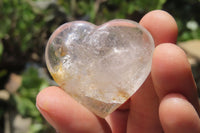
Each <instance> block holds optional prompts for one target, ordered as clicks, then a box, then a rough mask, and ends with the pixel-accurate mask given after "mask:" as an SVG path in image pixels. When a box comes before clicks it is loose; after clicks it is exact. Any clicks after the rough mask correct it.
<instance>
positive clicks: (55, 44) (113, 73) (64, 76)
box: [46, 19, 154, 117]
mask: <svg viewBox="0 0 200 133" xmlns="http://www.w3.org/2000/svg"><path fill="white" fill-rule="evenodd" d="M153 50H154V43H153V39H152V37H151V35H150V34H149V33H148V31H146V30H145V29H144V28H143V27H141V26H140V25H139V24H137V23H135V22H133V21H129V20H121V19H120V20H113V21H110V22H108V23H105V24H104V25H101V26H98V27H97V26H95V25H93V24H91V23H88V22H83V21H75V22H71V23H66V24H64V25H62V26H61V27H59V28H58V29H57V30H56V31H55V32H54V33H53V35H52V36H51V38H50V40H49V42H48V45H47V48H46V62H47V66H48V69H49V71H50V73H51V74H52V76H53V78H54V80H55V81H56V82H57V83H58V84H59V85H60V86H61V87H62V88H64V89H65V91H66V92H67V93H68V94H70V95H71V96H72V97H74V98H75V99H76V100H77V101H78V102H80V103H81V104H83V105H84V106H86V107H87V108H88V109H89V110H91V111H92V112H94V113H95V114H97V115H98V116H100V117H105V116H106V115H108V114H109V113H111V112H112V111H114V110H115V109H116V108H117V107H119V106H120V105H121V104H123V103H124V102H125V101H126V100H127V99H128V98H129V97H130V96H131V95H133V94H134V93H135V91H136V90H137V89H138V88H139V87H140V86H141V85H142V83H143V82H144V81H145V79H146V77H147V76H148V74H149V73H150V69H151V60H152V59H151V58H152V53H153Z"/></svg>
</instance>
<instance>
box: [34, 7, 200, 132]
mask: <svg viewBox="0 0 200 133" xmlns="http://www.w3.org/2000/svg"><path fill="white" fill-rule="evenodd" d="M140 24H141V25H143V26H144V27H145V28H146V29H148V30H149V32H150V33H151V34H152V36H153V38H154V41H155V45H156V49H155V51H154V55H153V62H152V70H151V74H150V75H149V77H148V78H147V80H146V81H145V82H144V84H143V85H142V86H141V88H140V89H139V90H138V91H137V92H136V93H135V94H134V95H133V96H132V97H131V98H130V99H129V100H128V101H127V102H126V103H125V104H124V105H122V106H121V107H120V108H119V109H117V110H116V111H114V112H113V113H112V114H110V115H109V116H108V117H106V119H101V118H99V117H97V116H96V115H94V114H93V113H91V112H90V111H88V110H87V109H86V108H84V107H83V106H82V105H80V104H79V103H77V102H76V101H75V100H73V99H72V98H71V97H70V96H69V95H68V94H67V93H65V92H64V91H63V90H62V89H60V88H58V87H55V86H52V87H48V88H45V89H43V90H42V91H41V92H40V93H39V94H38V96H37V99H36V105H37V107H38V110H39V111H40V112H41V114H42V115H43V116H44V118H45V119H46V120H47V121H48V122H49V123H50V124H51V125H52V126H53V127H54V128H55V129H56V130H57V131H59V132H60V133H111V132H112V133H126V132H127V133H133V132H134V133H163V132H165V133H189V132H190V133H199V132H200V119H199V113H200V111H199V103H198V95H197V87H196V85H195V82H194V79H193V76H192V72H191V68H190V64H189V63H188V61H187V57H186V55H185V53H184V51H183V50H181V49H180V48H179V47H177V46H176V45H174V44H175V43H176V38H177V32H178V29H177V25H176V22H175V20H174V18H173V17H172V16H171V15H169V14H168V13H167V12H164V11H161V10H155V11H151V12H149V13H147V14H146V15H145V16H144V17H143V18H142V19H141V21H140Z"/></svg>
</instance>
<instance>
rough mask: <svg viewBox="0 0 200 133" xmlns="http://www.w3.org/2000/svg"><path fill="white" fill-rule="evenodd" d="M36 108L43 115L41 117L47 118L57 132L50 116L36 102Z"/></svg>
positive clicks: (57, 131) (57, 132)
mask: <svg viewBox="0 0 200 133" xmlns="http://www.w3.org/2000/svg"><path fill="white" fill-rule="evenodd" d="M36 108H37V109H38V110H39V112H40V113H41V114H42V115H43V117H44V118H45V119H46V120H47V122H48V123H49V124H50V125H51V126H52V127H53V128H54V129H55V130H56V133H59V130H58V128H57V125H56V122H55V121H54V120H53V119H52V118H51V117H50V115H49V113H48V112H47V111H45V110H44V109H42V108H41V107H40V106H39V105H37V104H36Z"/></svg>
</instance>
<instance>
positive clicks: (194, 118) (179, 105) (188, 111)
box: [159, 93, 200, 133]
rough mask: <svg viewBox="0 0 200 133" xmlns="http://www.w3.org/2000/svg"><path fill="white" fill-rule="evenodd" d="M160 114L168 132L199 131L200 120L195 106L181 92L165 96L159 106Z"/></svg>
mask: <svg viewBox="0 0 200 133" xmlns="http://www.w3.org/2000/svg"><path fill="white" fill-rule="evenodd" d="M159 116H160V121H161V124H162V127H163V129H164V132H166V133H188V132H192V133H199V132H200V120H199V117H198V114H197V112H196V111H195V109H194V107H193V106H192V105H191V104H190V103H189V102H188V101H187V99H186V98H185V97H184V96H183V95H181V94H176V93H173V94H169V95H167V96H165V97H164V98H163V99H162V101H161V103H160V107H159Z"/></svg>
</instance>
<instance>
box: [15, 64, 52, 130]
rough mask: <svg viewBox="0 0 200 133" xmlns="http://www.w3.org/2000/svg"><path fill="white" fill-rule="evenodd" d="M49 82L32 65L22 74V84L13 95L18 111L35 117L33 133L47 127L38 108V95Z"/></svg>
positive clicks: (32, 127) (25, 115) (23, 114)
mask: <svg viewBox="0 0 200 133" xmlns="http://www.w3.org/2000/svg"><path fill="white" fill-rule="evenodd" d="M48 85H49V84H48V82H47V81H46V80H45V79H43V78H41V77H40V76H39V72H38V69H37V68H34V67H30V68H28V69H27V70H26V71H24V72H23V74H22V85H21V87H20V88H19V90H18V92H17V93H16V94H14V95H13V99H14V101H15V102H16V107H17V110H18V112H19V113H20V114H21V115H22V116H24V117H31V118H32V119H33V121H32V125H31V127H30V131H31V132H32V133H34V132H38V131H40V130H43V129H45V127H44V125H45V124H44V121H43V119H42V117H41V115H40V113H39V111H38V110H37V108H36V105H35V103H36V95H37V94H38V93H39V91H40V90H42V89H43V88H45V87H47V86H48Z"/></svg>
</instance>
